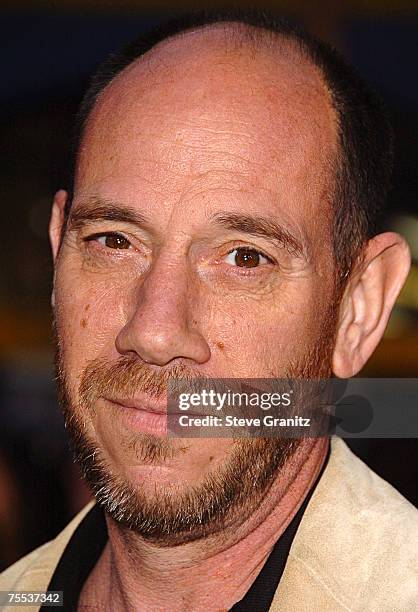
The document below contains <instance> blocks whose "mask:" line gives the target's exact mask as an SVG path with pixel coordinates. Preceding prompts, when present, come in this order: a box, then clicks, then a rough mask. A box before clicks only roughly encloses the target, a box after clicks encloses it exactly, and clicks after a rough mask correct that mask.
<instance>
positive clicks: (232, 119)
mask: <svg viewBox="0 0 418 612" xmlns="http://www.w3.org/2000/svg"><path fill="white" fill-rule="evenodd" d="M336 125H337V120H336V114H335V111H334V108H333V106H332V103H331V98H330V95H329V93H328V91H327V88H326V86H325V84H324V81H323V79H322V77H321V75H320V73H319V70H318V69H317V68H315V67H314V66H313V65H312V64H311V63H310V62H309V61H307V60H306V58H304V57H303V56H302V54H301V53H300V52H298V51H297V50H296V49H295V46H294V44H293V43H289V42H288V41H285V40H282V42H281V43H280V44H275V45H271V44H267V43H266V44H263V45H258V44H257V45H256V46H255V45H254V44H252V43H250V42H248V40H246V39H245V38H244V39H241V38H239V37H238V36H237V35H236V34H235V35H232V34H231V29H230V27H227V26H222V25H218V26H214V27H210V28H206V29H204V30H202V29H199V30H196V31H192V32H188V33H186V34H184V35H181V36H177V37H175V38H173V39H169V40H166V41H164V42H162V43H160V44H159V45H157V46H156V47H154V48H153V49H152V50H151V51H149V52H148V53H146V54H145V55H144V56H142V57H141V58H140V59H139V60H137V61H135V62H134V63H133V64H131V65H130V66H128V67H127V68H126V69H125V70H124V71H123V72H121V73H120V74H119V75H118V76H117V77H116V78H115V79H114V80H113V81H112V82H111V83H110V84H109V85H108V86H107V87H106V88H105V90H104V91H103V92H102V93H101V94H100V96H99V98H98V100H97V102H96V104H95V107H94V109H93V111H92V113H91V115H90V117H89V120H88V123H87V126H86V130H85V135H84V139H83V145H82V147H81V151H80V156H79V164H78V168H77V175H76V176H77V181H76V185H78V186H80V185H81V187H82V189H83V191H84V190H85V187H86V182H87V185H88V190H91V189H93V186H94V185H92V184H91V181H92V180H93V181H95V182H96V183H97V182H100V180H101V179H105V178H106V177H107V178H109V176H113V177H117V176H119V174H121V173H122V174H124V175H125V177H126V178H130V179H132V180H134V179H135V177H137V176H140V175H141V176H143V175H144V173H145V174H146V175H147V179H148V180H150V181H156V182H158V184H159V185H163V184H164V185H165V187H166V188H167V189H182V188H183V185H182V177H184V180H186V179H187V180H190V177H191V176H192V175H195V176H199V175H202V174H205V173H206V174H207V173H211V172H213V173H214V175H215V174H216V175H217V176H219V175H221V176H223V177H224V178H225V175H228V177H229V180H232V181H234V180H237V181H238V182H239V181H242V184H243V185H244V183H249V184H252V185H254V184H257V185H260V187H261V188H263V189H267V190H275V189H279V190H280V189H285V190H286V191H287V192H288V193H289V188H290V189H291V191H292V193H289V196H290V197H292V196H293V198H294V199H295V198H296V200H301V199H303V198H305V200H306V198H307V197H308V196H309V197H308V200H309V201H308V200H306V203H307V205H309V204H311V205H312V206H313V205H314V201H315V199H316V201H318V200H321V201H323V200H324V193H327V192H329V191H330V180H329V179H330V174H331V171H330V167H331V166H332V160H333V159H335V157H336V155H337V149H338V144H337V135H336V134H337V129H336ZM234 177H235V178H234ZM220 180H222V179H220Z"/></svg>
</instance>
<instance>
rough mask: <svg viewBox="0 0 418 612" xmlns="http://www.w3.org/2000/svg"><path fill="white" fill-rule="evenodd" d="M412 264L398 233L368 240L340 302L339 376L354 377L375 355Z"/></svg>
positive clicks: (335, 362)
mask: <svg viewBox="0 0 418 612" xmlns="http://www.w3.org/2000/svg"><path fill="white" fill-rule="evenodd" d="M410 265H411V256H410V251H409V247H408V245H407V243H406V241H405V240H404V238H402V236H400V235H399V234H395V233H394V232H385V233H384V234H379V235H378V236H375V237H374V238H372V239H371V240H369V242H368V243H367V245H366V247H365V250H364V254H363V257H362V258H361V261H360V262H359V264H358V265H357V267H356V268H355V269H354V270H353V272H352V274H351V276H350V279H349V281H348V284H347V287H346V290H345V292H344V296H343V299H342V301H341V306H340V318H339V324H338V332H337V338H336V343H335V348H334V354H333V364H332V369H333V373H334V374H335V375H336V376H338V377H340V378H349V377H350V376H354V375H355V374H357V373H358V372H359V371H360V370H361V368H362V367H363V366H364V364H365V363H366V362H367V360H368V359H369V357H370V356H371V355H372V353H373V351H374V350H375V348H376V346H377V345H378V343H379V342H380V340H381V338H382V336H383V333H384V331H385V329H386V325H387V322H388V320H389V316H390V313H391V311H392V309H393V306H394V304H395V301H396V298H397V297H398V295H399V292H400V290H401V289H402V286H403V284H404V282H405V280H406V277H407V276H408V272H409V268H410Z"/></svg>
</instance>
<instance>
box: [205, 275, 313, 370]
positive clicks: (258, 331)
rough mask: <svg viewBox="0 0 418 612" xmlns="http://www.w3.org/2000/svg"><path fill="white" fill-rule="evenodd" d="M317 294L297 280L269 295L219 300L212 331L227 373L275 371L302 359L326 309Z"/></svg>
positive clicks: (309, 285)
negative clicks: (225, 300)
mask: <svg viewBox="0 0 418 612" xmlns="http://www.w3.org/2000/svg"><path fill="white" fill-rule="evenodd" d="M317 293H318V292H317V289H315V288H314V287H313V286H312V284H311V283H308V282H306V283H294V285H293V286H288V287H283V288H282V291H281V292H280V293H277V294H276V295H274V296H269V299H265V300H260V301H258V300H257V301H256V300H248V299H241V300H230V301H229V302H228V303H225V302H223V303H222V304H219V305H218V306H219V307H218V309H217V315H216V317H215V318H214V321H213V334H214V337H215V339H216V346H217V349H218V354H219V360H220V362H221V363H222V368H223V369H224V370H225V371H226V372H227V375H230V376H237V377H239V376H241V377H254V378H256V377H263V376H271V375H277V373H278V372H280V370H281V369H282V368H283V369H285V368H286V366H287V365H288V364H289V362H290V361H292V360H295V359H298V358H303V357H304V356H305V355H306V351H307V349H308V347H309V346H312V345H313V344H314V343H315V342H316V340H317V338H318V334H319V330H320V328H321V322H322V318H321V315H320V313H321V312H322V311H323V310H324V308H323V307H322V306H321V305H320V303H319V299H318V295H317ZM219 345H221V346H219Z"/></svg>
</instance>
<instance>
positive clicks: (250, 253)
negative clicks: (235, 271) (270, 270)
mask: <svg viewBox="0 0 418 612" xmlns="http://www.w3.org/2000/svg"><path fill="white" fill-rule="evenodd" d="M225 261H226V262H227V263H228V264H229V265H232V266H238V267H240V268H256V267H257V266H259V265H260V264H266V263H271V262H272V260H271V259H270V258H269V257H267V256H266V255H263V253H261V251H257V250H256V249H250V248H249V247H238V248H236V249H234V250H233V251H230V252H229V253H228V255H227V258H226V260H225Z"/></svg>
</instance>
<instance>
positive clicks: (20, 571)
mask: <svg viewBox="0 0 418 612" xmlns="http://www.w3.org/2000/svg"><path fill="white" fill-rule="evenodd" d="M93 505H94V502H90V503H89V504H87V505H86V506H85V507H84V508H83V509H82V510H81V511H80V512H79V513H78V514H77V515H76V516H75V517H74V518H73V519H72V520H71V521H70V522H69V523H68V525H67V526H66V527H65V528H64V529H63V530H62V531H61V532H60V533H59V534H58V535H57V537H56V538H54V539H53V540H51V541H49V542H46V544H43V545H42V546H39V547H38V548H36V549H35V550H33V551H32V552H30V553H29V554H28V555H26V556H25V557H22V558H21V559H19V560H18V561H16V563H14V564H13V565H11V566H10V567H8V568H7V569H6V570H4V571H3V572H2V573H1V574H0V591H6V590H18V591H24V590H27V591H30V590H40V591H45V590H46V589H47V587H48V584H49V581H50V579H51V577H52V574H53V572H54V570H55V568H56V566H57V564H58V561H59V560H60V558H61V556H62V554H63V552H64V549H65V547H66V545H67V544H68V541H69V540H70V538H71V536H72V535H73V533H74V531H75V530H76V528H77V527H78V525H79V524H80V523H81V521H82V520H83V518H84V517H85V516H86V514H87V513H88V512H89V510H90V509H91V508H92V506H93Z"/></svg>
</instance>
